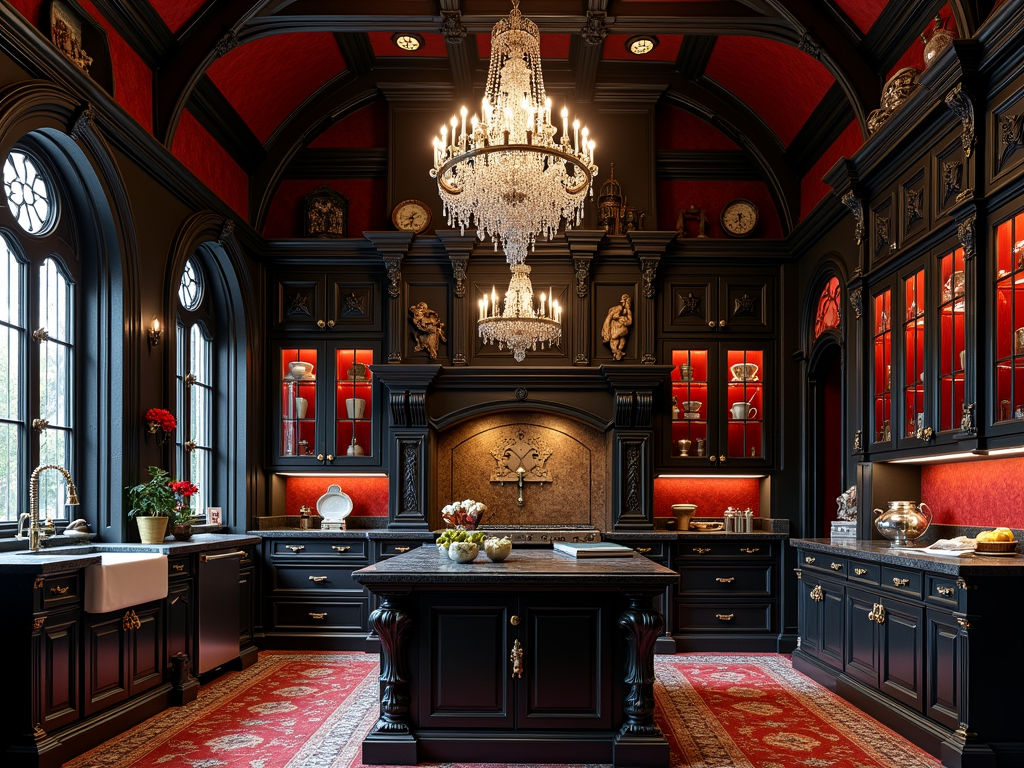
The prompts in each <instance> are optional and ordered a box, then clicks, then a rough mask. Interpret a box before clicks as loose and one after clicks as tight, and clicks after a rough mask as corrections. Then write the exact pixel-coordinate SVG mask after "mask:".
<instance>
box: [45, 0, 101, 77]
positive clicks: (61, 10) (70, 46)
mask: <svg viewBox="0 0 1024 768" xmlns="http://www.w3.org/2000/svg"><path fill="white" fill-rule="evenodd" d="M50 39H51V40H53V44H54V45H55V46H57V50H58V51H60V52H61V53H63V54H64V55H65V56H67V57H68V58H69V59H71V61H72V63H73V64H74V65H75V66H76V67H78V68H79V69H80V70H82V71H83V72H85V74H89V67H90V66H92V61H93V59H92V56H90V55H89V54H88V53H87V52H86V51H85V49H84V48H82V19H81V18H80V17H79V16H78V14H77V13H75V11H74V10H73V9H72V8H71V7H70V6H68V5H66V4H65V3H61V2H59V1H58V0H54V2H53V3H52V4H51V5H50Z"/></svg>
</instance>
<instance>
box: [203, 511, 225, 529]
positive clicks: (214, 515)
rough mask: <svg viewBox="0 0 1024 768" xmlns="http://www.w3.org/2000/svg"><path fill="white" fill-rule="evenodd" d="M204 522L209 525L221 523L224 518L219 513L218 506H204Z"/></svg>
mask: <svg viewBox="0 0 1024 768" xmlns="http://www.w3.org/2000/svg"><path fill="white" fill-rule="evenodd" d="M206 522H207V523H209V524H210V525H223V524H224V518H223V516H222V515H221V511H220V507H207V508H206Z"/></svg>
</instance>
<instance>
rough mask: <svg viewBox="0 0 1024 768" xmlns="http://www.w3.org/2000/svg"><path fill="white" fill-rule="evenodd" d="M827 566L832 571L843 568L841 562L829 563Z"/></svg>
mask: <svg viewBox="0 0 1024 768" xmlns="http://www.w3.org/2000/svg"><path fill="white" fill-rule="evenodd" d="M829 568H831V569H832V570H833V571H841V570H843V564H842V563H832V564H831V565H829Z"/></svg>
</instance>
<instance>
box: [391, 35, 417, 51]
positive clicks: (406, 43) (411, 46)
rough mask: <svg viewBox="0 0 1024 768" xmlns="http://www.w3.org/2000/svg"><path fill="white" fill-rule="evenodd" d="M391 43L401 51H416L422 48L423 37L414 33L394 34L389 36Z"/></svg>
mask: <svg viewBox="0 0 1024 768" xmlns="http://www.w3.org/2000/svg"><path fill="white" fill-rule="evenodd" d="M391 42H392V43H394V44H395V45H396V46H398V47H399V48H401V49H402V50H403V51H418V50H419V49H420V48H422V47H423V36H422V35H417V34H416V33H415V32H395V34H393V35H392V36H391Z"/></svg>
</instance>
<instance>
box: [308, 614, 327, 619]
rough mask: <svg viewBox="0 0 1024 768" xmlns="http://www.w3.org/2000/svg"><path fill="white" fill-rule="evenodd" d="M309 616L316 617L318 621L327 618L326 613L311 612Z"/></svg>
mask: <svg viewBox="0 0 1024 768" xmlns="http://www.w3.org/2000/svg"><path fill="white" fill-rule="evenodd" d="M309 617H310V618H311V619H316V620H317V621H319V620H320V619H325V618H327V614H326V613H310V614H309Z"/></svg>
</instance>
